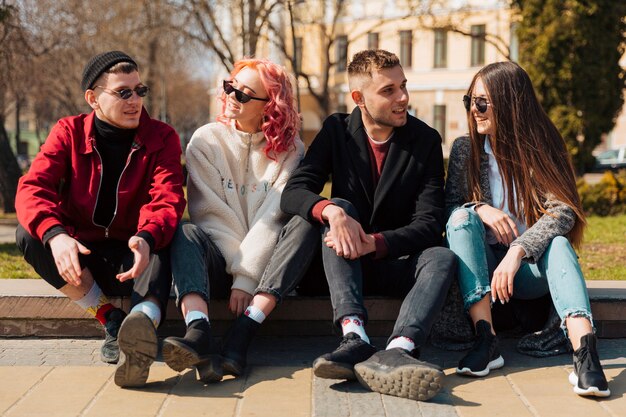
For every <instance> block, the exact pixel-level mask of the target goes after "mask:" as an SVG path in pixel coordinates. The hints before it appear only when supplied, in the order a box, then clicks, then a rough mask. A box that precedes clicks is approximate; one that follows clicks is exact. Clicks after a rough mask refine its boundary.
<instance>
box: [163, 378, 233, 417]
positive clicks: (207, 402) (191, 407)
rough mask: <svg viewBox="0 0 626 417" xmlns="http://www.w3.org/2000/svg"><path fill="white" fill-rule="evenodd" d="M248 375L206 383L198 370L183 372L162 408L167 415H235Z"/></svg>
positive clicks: (199, 416) (219, 416)
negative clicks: (197, 378)
mask: <svg viewBox="0 0 626 417" xmlns="http://www.w3.org/2000/svg"><path fill="white" fill-rule="evenodd" d="M244 385H245V378H234V377H232V376H227V377H225V378H224V379H223V380H222V381H221V382H219V383H214V384H213V383H211V384H203V383H201V382H200V381H197V380H196V371H195V370H187V371H185V372H183V373H182V375H181V378H180V379H179V380H178V383H177V384H176V385H175V386H174V387H173V388H172V391H171V392H170V395H169V396H168V399H167V400H166V402H165V404H164V405H163V407H162V411H161V416H163V417H178V416H185V417H191V416H193V417H196V416H197V417H202V416H210V417H232V416H235V415H236V414H235V411H236V410H237V404H238V402H239V401H240V400H241V398H243V394H242V393H243V391H244Z"/></svg>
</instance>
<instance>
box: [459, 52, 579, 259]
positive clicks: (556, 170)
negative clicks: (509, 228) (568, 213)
mask: <svg viewBox="0 0 626 417" xmlns="http://www.w3.org/2000/svg"><path fill="white" fill-rule="evenodd" d="M478 79H480V80H482V82H483V84H484V86H485V89H486V90H487V94H488V99H489V102H490V103H491V106H492V109H493V115H494V120H495V138H492V140H491V142H490V144H491V145H492V149H493V154H494V156H495V158H496V161H497V162H498V167H499V168H500V174H501V175H502V180H503V183H504V187H505V191H507V192H506V195H507V198H508V205H509V209H510V210H511V212H512V213H513V214H514V215H515V216H516V217H517V218H519V219H524V220H525V222H526V224H527V225H529V226H531V225H533V224H535V223H536V222H537V220H539V218H540V217H541V216H542V215H544V214H547V215H550V213H548V211H547V209H546V207H544V202H545V199H546V196H547V194H551V195H552V196H554V198H556V199H557V200H559V201H562V202H563V203H565V204H567V205H568V206H569V207H570V208H571V209H572V210H573V211H574V213H575V214H576V222H575V224H574V227H573V228H572V230H571V231H570V232H569V233H568V236H567V237H568V238H569V240H570V242H571V243H572V245H573V246H574V247H578V246H580V243H581V242H582V237H583V229H584V228H585V225H586V221H585V215H584V213H583V210H582V205H581V203H580V197H579V195H578V191H577V189H576V180H575V177H574V169H573V166H572V162H571V159H570V156H569V154H568V152H567V148H566V147H565V142H564V140H563V137H562V136H561V135H560V133H559V132H558V130H557V129H556V127H555V126H554V123H552V121H551V120H550V118H548V115H547V114H546V113H545V111H544V110H543V108H542V107H541V104H539V101H538V100H537V96H536V95H535V90H534V89H533V86H532V83H531V81H530V77H528V74H527V73H526V71H524V69H522V67H520V66H519V65H517V64H515V63H513V62H496V63H494V64H489V65H487V66H486V67H484V68H482V69H481V70H480V71H478V73H476V75H474V78H473V79H472V83H471V84H470V86H469V89H468V93H467V94H468V95H471V94H472V92H473V91H474V85H475V84H476V80H478ZM467 119H468V124H469V132H470V138H471V143H472V151H471V157H470V161H469V164H470V166H469V170H468V171H469V173H468V177H467V178H468V190H469V193H470V194H471V195H470V196H468V197H469V198H470V199H471V201H481V200H482V199H483V198H482V197H483V196H482V193H481V190H480V158H481V153H482V149H483V147H484V141H485V135H481V134H479V133H478V131H477V129H476V122H475V120H474V118H473V117H472V114H471V111H470V112H468V114H467ZM510 190H515V193H512V192H508V191H510Z"/></svg>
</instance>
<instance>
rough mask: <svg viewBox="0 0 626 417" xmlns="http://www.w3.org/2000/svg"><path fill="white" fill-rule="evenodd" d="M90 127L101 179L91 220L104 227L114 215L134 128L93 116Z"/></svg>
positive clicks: (133, 136) (134, 131)
mask: <svg viewBox="0 0 626 417" xmlns="http://www.w3.org/2000/svg"><path fill="white" fill-rule="evenodd" d="M94 127H95V131H96V149H97V152H98V155H99V156H100V158H101V159H102V170H101V171H100V173H101V175H102V179H101V183H100V189H99V191H98V202H97V203H96V208H95V211H94V215H93V220H94V223H96V224H97V225H99V226H103V227H108V226H109V224H111V221H112V220H113V216H114V215H115V206H116V202H117V184H118V182H119V179H120V176H121V175H122V171H123V170H124V167H125V166H126V161H127V160H128V154H129V153H130V147H131V145H132V144H133V139H134V138H135V134H136V133H137V129H120V128H119V127H115V126H112V125H110V124H108V123H106V122H104V121H102V120H100V119H98V118H97V117H95V118H94Z"/></svg>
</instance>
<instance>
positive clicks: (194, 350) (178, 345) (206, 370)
mask: <svg viewBox="0 0 626 417" xmlns="http://www.w3.org/2000/svg"><path fill="white" fill-rule="evenodd" d="M219 352H220V349H219V346H218V345H217V343H215V341H214V339H213V338H212V337H211V326H210V324H209V322H208V321H206V320H204V319H198V320H194V321H192V322H191V323H189V326H188V327H187V332H186V333H185V337H176V336H170V337H166V338H165V339H164V340H163V360H164V361H165V363H166V364H167V365H168V366H169V367H170V368H172V369H173V370H175V371H176V372H181V371H184V370H185V369H187V368H192V367H196V369H197V371H198V379H200V380H201V381H202V382H217V381H221V380H222V377H223V376H224V372H223V370H222V361H221V358H220V355H219Z"/></svg>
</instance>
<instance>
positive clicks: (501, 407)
mask: <svg viewBox="0 0 626 417" xmlns="http://www.w3.org/2000/svg"><path fill="white" fill-rule="evenodd" d="M446 374H447V375H448V376H447V377H446V388H447V389H448V390H449V393H450V396H451V397H452V402H453V404H454V405H455V406H456V411H457V413H458V415H459V416H461V417H474V416H476V417H484V416H490V417H497V416H503V417H512V416H515V417H533V414H532V413H531V412H530V411H529V410H528V408H527V407H526V405H525V404H524V402H523V401H522V400H521V399H520V398H519V396H518V394H517V393H516V391H515V390H514V389H513V387H511V384H509V382H508V380H507V378H506V376H505V374H504V372H503V371H502V370H496V371H492V372H491V373H490V374H489V376H487V377H484V378H470V377H462V376H458V375H456V374H455V373H454V369H447V370H446Z"/></svg>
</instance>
